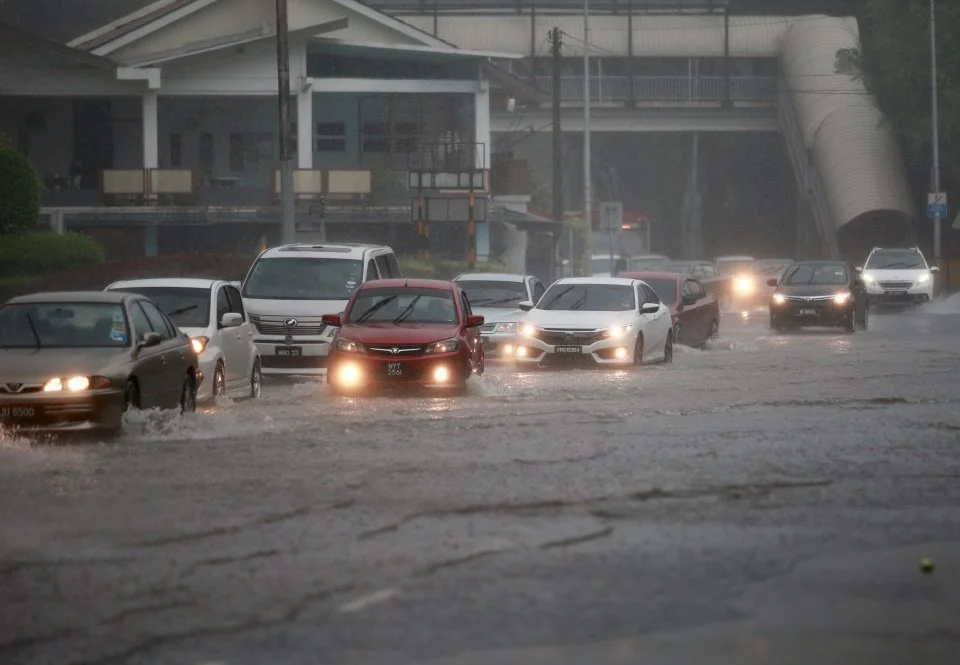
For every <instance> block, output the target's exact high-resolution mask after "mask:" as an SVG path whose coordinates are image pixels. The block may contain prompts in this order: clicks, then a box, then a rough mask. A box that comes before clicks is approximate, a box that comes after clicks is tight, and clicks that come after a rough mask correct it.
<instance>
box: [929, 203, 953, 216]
mask: <svg viewBox="0 0 960 665" xmlns="http://www.w3.org/2000/svg"><path fill="white" fill-rule="evenodd" d="M947 212H948V211H947V204H946V203H931V204H930V205H928V206H927V217H929V218H930V219H946V218H947Z"/></svg>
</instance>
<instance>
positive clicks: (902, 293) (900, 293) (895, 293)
mask: <svg viewBox="0 0 960 665" xmlns="http://www.w3.org/2000/svg"><path fill="white" fill-rule="evenodd" d="M883 295H885V296H905V295H907V292H906V291H884V292H883Z"/></svg>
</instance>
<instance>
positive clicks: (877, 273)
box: [863, 268, 928, 282]
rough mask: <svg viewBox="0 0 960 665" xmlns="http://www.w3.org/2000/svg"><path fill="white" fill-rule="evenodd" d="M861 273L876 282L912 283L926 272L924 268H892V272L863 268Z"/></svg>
mask: <svg viewBox="0 0 960 665" xmlns="http://www.w3.org/2000/svg"><path fill="white" fill-rule="evenodd" d="M863 272H864V273H865V274H867V275H870V276H871V277H873V278H874V279H875V280H877V281H878V282H881V281H882V282H913V281H916V279H917V277H919V276H920V275H923V274H925V273H927V272H928V270H927V269H926V268H894V269H892V270H874V269H873V268H864V270H863Z"/></svg>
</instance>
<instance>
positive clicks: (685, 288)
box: [680, 280, 693, 298]
mask: <svg viewBox="0 0 960 665" xmlns="http://www.w3.org/2000/svg"><path fill="white" fill-rule="evenodd" d="M690 283H691V282H690V280H685V281H684V282H683V285H682V286H681V287H680V297H681V298H688V297H689V296H692V295H693V292H692V291H691V290H690Z"/></svg>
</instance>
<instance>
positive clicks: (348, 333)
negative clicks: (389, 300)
mask: <svg viewBox="0 0 960 665" xmlns="http://www.w3.org/2000/svg"><path fill="white" fill-rule="evenodd" d="M459 330H460V327H459V326H458V325H456V324H452V323H450V324H436V323H400V324H394V323H364V324H360V325H356V324H351V323H348V324H346V325H345V326H343V327H342V328H341V329H340V336H341V337H343V338H345V339H349V340H353V341H354V342H360V343H362V344H429V343H430V342H439V341H440V340H442V339H450V338H451V337H456V336H457V333H458V332H459Z"/></svg>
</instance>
